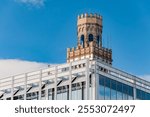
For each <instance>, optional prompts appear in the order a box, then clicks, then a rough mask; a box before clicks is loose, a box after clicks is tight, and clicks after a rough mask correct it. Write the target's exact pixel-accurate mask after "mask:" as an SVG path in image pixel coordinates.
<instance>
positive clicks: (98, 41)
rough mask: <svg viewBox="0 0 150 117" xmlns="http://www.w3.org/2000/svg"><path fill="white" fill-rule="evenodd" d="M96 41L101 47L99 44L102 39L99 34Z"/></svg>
mask: <svg viewBox="0 0 150 117" xmlns="http://www.w3.org/2000/svg"><path fill="white" fill-rule="evenodd" d="M96 43H97V45H98V47H99V46H100V39H99V35H98V36H97V39H96Z"/></svg>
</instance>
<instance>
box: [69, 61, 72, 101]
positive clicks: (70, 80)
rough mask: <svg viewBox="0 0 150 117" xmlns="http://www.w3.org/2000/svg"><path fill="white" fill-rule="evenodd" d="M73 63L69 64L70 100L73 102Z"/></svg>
mask: <svg viewBox="0 0 150 117" xmlns="http://www.w3.org/2000/svg"><path fill="white" fill-rule="evenodd" d="M71 67H72V62H70V64H69V100H72V72H71V71H72V68H71Z"/></svg>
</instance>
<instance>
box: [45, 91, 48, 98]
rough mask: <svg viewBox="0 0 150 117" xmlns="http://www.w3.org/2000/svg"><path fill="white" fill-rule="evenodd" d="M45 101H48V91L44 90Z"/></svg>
mask: <svg viewBox="0 0 150 117" xmlns="http://www.w3.org/2000/svg"><path fill="white" fill-rule="evenodd" d="M45 100H48V89H47V88H46V89H45Z"/></svg>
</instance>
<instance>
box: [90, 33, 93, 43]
mask: <svg viewBox="0 0 150 117" xmlns="http://www.w3.org/2000/svg"><path fill="white" fill-rule="evenodd" d="M91 41H93V35H92V34H89V42H91Z"/></svg>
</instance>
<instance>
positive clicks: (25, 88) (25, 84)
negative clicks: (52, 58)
mask: <svg viewBox="0 0 150 117" xmlns="http://www.w3.org/2000/svg"><path fill="white" fill-rule="evenodd" d="M26 97H27V74H25V79H24V100H26Z"/></svg>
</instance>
